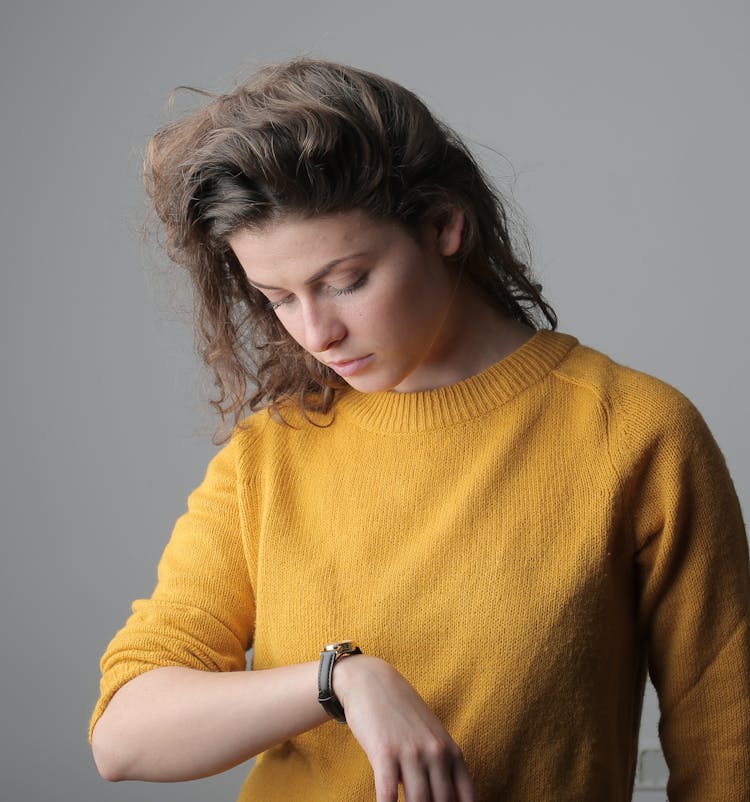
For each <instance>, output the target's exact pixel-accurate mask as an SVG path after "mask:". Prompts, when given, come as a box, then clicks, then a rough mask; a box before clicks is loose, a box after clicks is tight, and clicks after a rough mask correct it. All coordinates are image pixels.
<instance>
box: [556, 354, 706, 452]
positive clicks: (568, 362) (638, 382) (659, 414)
mask: <svg viewBox="0 0 750 802" xmlns="http://www.w3.org/2000/svg"><path fill="white" fill-rule="evenodd" d="M554 373H555V376H556V377H557V378H558V379H559V380H561V381H562V382H564V383H567V384H568V385H570V386H573V387H575V388H577V389H578V390H579V392H580V393H583V394H586V395H587V396H588V397H589V399H590V400H591V401H593V402H594V403H596V404H597V406H598V407H599V408H600V409H602V410H603V411H604V414H605V416H606V418H607V422H608V427H609V429H610V435H611V437H612V438H614V439H617V440H620V441H621V443H622V444H623V445H624V446H626V447H627V446H628V444H629V445H634V444H635V443H637V442H640V443H641V444H644V443H645V442H647V441H648V442H654V441H655V440H659V439H663V438H668V439H671V440H675V441H681V442H682V443H684V444H687V443H690V442H694V441H695V439H696V438H698V439H703V438H710V437H711V435H710V432H709V431H708V427H707V425H706V423H705V421H704V419H703V416H702V415H701V413H700V412H699V411H698V409H697V408H696V406H695V405H694V404H693V402H692V401H691V400H690V399H689V398H688V397H687V396H686V395H685V394H684V393H683V392H682V391H681V390H679V389H678V388H676V387H674V386H673V385H671V384H669V383H668V382H666V381H664V380H663V379H660V378H657V377H656V376H653V375H651V374H649V373H646V372H644V371H641V370H638V369H636V368H633V367H630V366H628V365H624V364H622V363H621V362H618V361H617V360H615V359H613V358H612V357H610V356H607V355H606V354H604V353H602V352H601V351H598V350H596V349H595V348H591V347H589V346H587V345H581V344H578V345H577V346H576V347H575V348H573V349H572V350H571V351H570V353H569V354H568V356H567V358H566V359H564V360H563V361H562V362H561V363H560V364H559V365H558V366H557V368H556V369H555V371H554Z"/></svg>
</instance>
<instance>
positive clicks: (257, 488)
mask: <svg viewBox="0 0 750 802" xmlns="http://www.w3.org/2000/svg"><path fill="white" fill-rule="evenodd" d="M285 418H286V420H287V422H288V423H289V424H291V425H286V426H285V425H280V424H279V423H277V422H276V421H274V420H273V419H272V418H271V416H270V415H269V414H268V413H265V412H262V413H258V414H256V415H253V416H251V418H249V419H248V421H247V422H246V424H245V427H244V428H243V429H240V430H238V431H237V432H236V433H235V435H234V437H233V438H232V440H231V441H230V442H229V444H228V445H226V446H225V447H224V448H223V449H222V450H221V451H220V452H219V453H218V454H217V456H216V457H215V458H214V459H213V460H212V462H211V464H210V466H209V468H208V472H207V475H206V478H205V480H204V481H203V483H202V484H201V486H200V487H199V488H198V489H197V490H196V491H195V492H194V493H193V494H192V495H191V496H190V499H189V503H188V511H187V513H186V514H185V515H183V516H182V517H181V518H180V519H179V520H178V522H177V524H176V526H175V530H174V533H173V535H172V538H171V540H170V542H169V544H168V546H167V548H166V550H165V552H164V555H163V558H162V560H161V563H160V565H159V578H158V584H157V586H156V589H155V590H154V593H153V596H152V597H151V599H148V600H140V601H137V602H135V603H134V605H133V614H132V616H131V617H130V619H129V620H128V622H127V624H126V625H125V627H124V629H122V630H121V631H120V632H119V633H118V634H117V635H116V636H115V638H114V640H113V641H112V643H111V644H110V645H109V648H108V649H107V652H106V654H105V655H104V657H103V658H102V671H103V677H102V682H101V698H100V700H99V703H98V705H97V707H96V710H95V712H94V717H93V720H92V727H93V724H94V723H95V722H96V720H97V718H98V717H99V715H100V714H101V713H102V711H103V710H104V708H105V706H106V705H107V703H108V701H109V699H110V698H111V696H112V695H113V693H114V692H115V691H116V690H117V689H118V688H119V687H120V686H122V685H123V684H124V683H125V682H127V681H128V680H130V679H132V678H133V677H135V676H137V675H138V674H140V673H142V672H145V671H148V670H150V669H153V668H155V667H158V666H167V665H180V666H188V667H192V668H197V669H202V670H206V671H239V670H243V669H244V668H245V653H246V650H247V649H249V648H250V647H251V646H252V647H254V653H253V668H254V669H266V668H271V667H274V666H283V665H287V664H292V663H298V662H303V661H308V660H314V659H316V657H317V655H318V653H319V651H320V649H321V648H322V646H323V644H325V643H330V642H333V641H338V640H343V639H353V640H356V641H357V642H358V643H359V645H360V646H361V647H362V650H363V651H364V652H366V653H368V654H371V655H377V656H379V657H381V658H383V659H385V660H387V661H388V662H389V663H391V664H392V665H393V666H394V667H395V668H396V669H398V671H400V672H401V673H402V674H403V675H404V676H405V677H406V678H407V679H408V680H409V681H410V682H411V683H412V685H413V686H414V687H415V688H416V689H417V691H418V692H419V693H420V694H421V696H422V697H423V698H424V700H425V701H426V703H427V704H428V705H429V707H430V708H431V709H432V710H433V711H434V712H435V714H436V715H437V716H438V717H439V718H440V719H441V721H442V722H443V723H444V725H445V727H446V729H447V730H448V731H449V732H450V733H451V735H452V737H453V738H454V739H455V740H456V742H457V743H458V744H459V746H460V747H461V749H462V750H463V753H464V755H465V757H466V760H467V763H468V766H469V770H470V772H471V774H472V777H473V778H474V782H475V785H476V788H477V792H478V798H479V799H480V800H482V802H494V800H518V801H519V802H520V801H523V802H526V801H528V802H540V800H555V802H562V801H563V800H576V801H577V802H580V800H591V801H592V802H594V801H595V802H601V801H603V800H607V801H610V800H611V801H612V802H619V801H620V800H622V801H623V802H624V801H625V800H630V798H631V795H632V788H633V779H634V772H635V765H636V756H637V741H638V729H639V717H640V710H641V705H642V696H643V687H644V682H645V675H646V670H647V668H648V670H649V671H650V675H651V677H652V680H653V683H654V685H655V687H656V689H657V692H658V694H659V704H660V710H661V721H660V735H661V740H662V745H663V749H664V754H665V756H666V760H667V763H668V765H669V770H670V779H669V798H670V799H671V800H679V801H680V802H688V801H690V802H711V800H717V802H718V800H721V802H747V800H749V799H750V629H749V624H750V571H749V570H748V549H747V540H746V536H745V530H744V525H743V521H742V516H741V512H740V508H739V504H738V501H737V497H736V495H735V491H734V489H733V486H732V482H731V479H730V477H729V475H728V473H727V469H726V465H725V462H724V459H723V457H722V455H721V453H720V451H719V449H718V447H717V445H716V444H715V442H714V440H713V438H712V436H711V434H710V433H709V431H708V429H707V427H706V425H705V423H704V422H703V420H702V419H701V417H700V415H699V414H698V413H697V412H696V410H695V408H694V407H693V406H692V405H691V404H690V403H689V402H688V401H687V400H686V399H685V398H684V397H683V396H682V395H680V394H679V393H678V392H677V391H676V390H674V389H672V388H671V387H669V386H667V385H665V384H663V383H661V382H659V381H657V380H656V379H653V378H650V377H648V376H645V375H643V374H641V373H637V372H635V371H633V370H630V369H627V368H623V367H621V366H619V365H617V364H615V363H613V362H612V361H611V360H610V359H608V358H607V357H605V356H603V355H602V354H600V353H598V352H596V351H593V350H591V349H589V348H586V347H584V346H582V345H580V344H579V343H578V342H577V341H576V340H575V339H574V338H573V337H570V336H568V335H564V334H557V333H552V332H547V331H542V332H537V333H536V334H535V335H534V336H533V337H532V338H531V339H530V340H529V341H528V342H527V343H526V344H525V345H523V346H522V347H521V348H520V349H518V350H517V351H516V352H514V353H513V354H511V355H510V356H509V357H507V358H506V359H504V360H502V361H501V362H499V363H497V364H495V365H493V366H491V367H490V368H488V369H487V370H485V371H483V372H482V373H480V374H479V375H477V376H474V377H472V378H470V379H467V380H465V381H463V382H460V383H458V384H455V385H453V386H449V387H444V388H440V389H437V390H431V391H426V392H419V393H404V394H402V393H396V392H376V393H371V394H364V393H359V392H356V391H353V390H351V391H346V392H345V393H344V394H343V395H342V396H341V398H340V399H339V400H338V401H337V404H336V406H335V415H334V417H333V422H332V423H331V425H328V426H320V425H317V426H316V425H313V424H312V423H310V422H307V421H306V420H305V419H304V418H303V417H301V416H300V415H298V414H297V413H295V412H294V410H292V409H288V410H286V412H285ZM329 422H330V421H329ZM374 799H375V794H374V784H373V779H372V770H371V768H370V766H369V764H368V761H367V758H366V756H365V753H364V752H363V750H362V749H361V747H360V746H359V745H358V743H357V742H356V741H355V739H354V738H353V736H352V734H351V733H350V731H349V730H348V728H347V727H345V726H342V725H340V724H337V723H335V722H329V723H327V724H323V725H322V726H320V727H317V728H316V729H314V730H311V731H310V732H307V733H304V734H302V735H300V736H298V737H295V738H292V739H291V740H289V741H288V742H285V743H282V744H280V745H278V746H276V747H274V748H272V749H270V750H268V751H267V752H265V753H264V754H263V755H261V756H260V757H259V759H258V760H257V762H256V764H255V766H254V767H253V769H252V770H251V772H250V774H249V776H248V779H247V781H246V782H245V785H244V787H243V789H242V792H241V795H240V800H242V801H243V802H250V800H254V801H257V800H263V801H265V800H274V801H275V802H286V801H287V800H288V802H300V801H301V800H304V801H305V802H324V801H325V802H339V801H341V802H344V801H347V802H348V801H351V802H355V801H356V802H363V801H366V800H374Z"/></svg>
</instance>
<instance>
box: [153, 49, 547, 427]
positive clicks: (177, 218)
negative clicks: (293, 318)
mask: <svg viewBox="0 0 750 802" xmlns="http://www.w3.org/2000/svg"><path fill="white" fill-rule="evenodd" d="M205 94H208V93H205ZM210 97H211V100H210V102H209V103H208V104H206V105H205V106H203V107H202V108H200V109H199V110H198V111H196V112H193V113H192V114H190V115H188V116H185V117H183V118H182V119H180V120H178V121H176V122H173V123H170V124H168V125H166V126H165V127H163V128H162V129H160V130H159V131H158V132H157V133H156V134H155V135H154V136H153V137H152V139H151V140H150V142H149V145H148V150H147V155H146V160H145V165H144V176H145V184H146V190H147V193H148V195H149V197H150V199H151V201H152V204H153V208H154V211H155V212H156V214H157V216H158V218H159V219H160V220H161V222H162V223H163V224H164V227H165V231H166V248H167V252H168V254H169V256H170V258H171V259H172V260H173V261H174V262H176V263H177V264H180V265H182V266H184V267H185V268H187V270H188V272H189V274H190V276H191V279H192V282H193V287H194V301H195V324H196V336H197V338H198V343H199V348H200V351H201V354H202V356H203V359H204V361H205V363H206V365H207V366H208V367H209V368H210V369H211V371H212V372H213V375H214V379H215V383H216V386H217V387H218V390H219V395H218V398H216V399H215V400H213V401H211V404H212V405H213V406H214V407H215V408H216V410H217V411H218V412H219V414H220V416H221V420H222V422H223V423H227V416H230V417H231V419H232V422H233V423H234V424H235V425H236V424H238V423H239V421H240V418H242V417H243V416H244V415H246V414H247V413H248V412H250V411H254V410H257V409H260V408H263V407H269V406H270V407H271V408H272V409H273V410H275V411H277V412H278V410H279V407H280V405H282V404H283V403H286V402H289V401H293V402H296V403H297V404H298V405H299V406H300V407H301V408H302V410H303V412H304V413H305V414H307V413H309V412H313V411H322V412H327V411H329V410H330V409H331V408H332V406H333V403H334V400H335V396H336V393H337V391H338V390H340V389H341V388H342V387H345V386H346V385H345V384H344V383H343V382H342V380H341V379H340V378H339V377H337V376H336V374H335V373H333V371H331V370H330V368H327V367H326V366H324V365H321V364H320V363H319V362H318V361H317V360H315V359H314V358H313V357H311V356H310V355H309V354H307V353H306V352H305V351H304V350H303V349H302V348H301V347H300V346H299V345H298V344H297V343H296V342H295V341H294V340H292V338H291V337H290V336H289V335H288V334H287V332H286V331H285V329H284V328H283V327H282V326H281V324H280V323H279V321H278V319H277V318H276V315H275V313H274V312H273V311H272V310H271V309H270V308H269V305H268V302H267V300H266V299H265V297H264V296H263V295H262V294H261V293H260V292H259V291H258V290H256V289H255V288H253V287H252V286H251V285H250V284H249V282H248V281H247V279H246V277H245V274H244V271H243V270H242V268H241V266H240V265H239V262H238V261H237V259H236V257H235V256H234V253H233V252H232V250H231V248H230V247H229V245H228V238H229V237H230V236H231V235H232V234H233V233H235V232H237V231H239V230H242V229H251V230H253V229H255V230H257V229H259V228H262V227H263V226H266V225H268V224H270V223H272V222H274V221H277V220H280V219H283V218H284V217H285V216H290V215H293V216H296V217H304V218H309V217H313V216H316V215H325V214H332V213H336V212H346V211H352V210H361V211H364V212H365V213H367V214H369V215H371V216H372V217H374V218H376V219H388V220H395V221H398V222H400V223H401V224H402V225H404V226H405V227H406V229H407V230H408V231H410V232H412V233H414V234H415V235H416V233H417V230H418V228H419V226H420V224H421V223H424V221H425V220H426V219H440V218H441V217H442V216H444V215H446V214H447V213H448V212H449V211H450V210H451V209H452V208H460V209H461V210H462V211H463V213H464V215H465V224H464V230H463V238H462V244H461V248H460V250H459V251H458V253H457V254H456V255H455V256H454V257H452V259H451V261H452V262H455V263H457V264H458V265H460V267H461V269H462V270H463V271H464V273H465V274H466V275H468V276H469V277H470V278H471V279H472V280H473V281H474V282H475V284H476V285H477V286H478V287H479V288H480V289H481V290H482V292H483V293H484V294H485V296H486V297H487V298H488V299H489V300H490V301H491V302H492V303H493V304H494V305H495V306H496V307H497V308H498V309H500V310H502V311H503V312H504V313H505V314H507V315H508V316H510V317H512V318H514V319H516V320H518V321H522V322H523V323H526V324H527V325H530V326H532V327H533V328H539V327H540V326H541V325H546V326H547V327H549V328H552V329H554V328H555V327H556V325H557V318H556V316H555V313H554V311H553V309H552V308H551V307H550V306H549V304H548V303H547V302H546V301H545V300H544V298H543V297H542V294H541V286H540V285H539V284H537V283H536V282H535V281H534V279H533V277H532V276H531V273H530V270H529V266H528V264H527V262H525V261H524V260H523V259H521V258H520V257H519V255H518V254H517V253H516V248H515V247H514V245H513V244H512V242H511V236H510V233H509V225H508V215H507V212H506V204H505V203H504V202H503V201H502V199H501V198H500V196H499V194H498V193H497V191H496V190H495V189H494V188H493V187H492V186H491V184H490V181H489V180H488V179H487V178H486V176H485V175H484V173H483V171H482V170H481V168H480V167H479V165H478V164H477V162H476V161H475V159H474V157H473V156H472V155H471V153H470V152H469V150H468V148H467V147H466V145H465V144H464V143H463V142H462V141H461V139H460V138H459V136H458V135H457V134H456V133H455V132H454V131H453V130H452V129H450V128H449V127H448V126H447V125H445V124H444V123H442V122H441V121H439V120H437V119H436V118H435V117H434V116H433V115H432V114H431V113H430V111H429V110H428V108H427V107H426V106H425V104H424V103H423V102H422V101H421V100H420V99H419V98H418V97H417V96H416V95H415V94H413V93H412V92H410V91H408V90H407V89H405V88H404V87H402V86H400V85H398V84H396V83H394V82H393V81H390V80H388V79H386V78H383V77H380V76H378V75H374V74H372V73H369V72H365V71H362V70H359V69H355V68H353V67H349V66H346V65H342V64H335V63H331V62H326V61H319V60H311V59H301V60H295V61H291V62H287V63H284V64H278V65H272V66H268V67H265V68H263V69H261V70H260V71H258V72H257V73H255V74H254V75H253V76H252V77H251V78H250V79H249V80H247V81H246V82H244V83H242V84H241V85H240V86H238V87H237V88H236V89H235V90H234V91H232V92H230V93H228V94H223V95H210Z"/></svg>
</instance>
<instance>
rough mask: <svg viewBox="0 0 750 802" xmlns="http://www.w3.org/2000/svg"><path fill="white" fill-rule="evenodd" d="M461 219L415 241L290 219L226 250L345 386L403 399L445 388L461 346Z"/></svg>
mask: <svg viewBox="0 0 750 802" xmlns="http://www.w3.org/2000/svg"><path fill="white" fill-rule="evenodd" d="M462 228H463V215H462V213H461V212H458V211H454V212H453V213H452V215H451V217H450V219H449V220H448V221H447V222H446V223H445V225H444V226H443V227H442V228H440V229H438V228H437V227H436V226H434V225H429V226H428V225H425V227H424V230H423V231H422V232H421V237H420V241H417V239H416V238H415V237H414V236H412V235H411V234H410V233H409V232H407V231H406V230H405V228H404V227H402V226H401V225H399V224H398V223H395V222H391V221H384V220H373V219H372V218H370V217H369V216H367V215H366V214H364V213H363V212H360V211H352V212H344V213H340V214H334V215H327V216H324V217H316V218H308V219H300V218H290V219H286V220H283V221H281V222H279V223H274V224H272V225H271V226H269V227H268V228H265V229H262V230H260V231H247V230H246V231H240V232H238V233H236V234H234V235H233V236H232V237H231V238H230V239H229V244H230V246H231V248H232V250H233V251H234V253H235V255H236V256H237V259H238V260H239V262H240V264H241V265H242V267H243V269H244V270H245V273H246V274H247V277H248V280H249V281H250V283H251V284H252V285H253V286H254V287H256V288H257V289H258V290H260V291H261V292H262V293H263V294H264V295H265V296H266V297H267V298H268V302H269V306H271V307H272V308H273V310H274V312H275V314H276V315H277V316H278V318H279V321H280V322H281V324H282V325H283V326H284V328H285V329H286V330H287V331H288V332H289V334H290V335H291V336H292V337H293V338H294V339H295V340H296V341H297V342H298V343H299V344H300V345H301V346H302V348H304V349H305V350H306V351H308V352H309V353H310V354H312V356H313V357H315V359H317V360H318V361H319V362H322V363H323V364H325V365H328V366H329V367H330V368H332V369H333V370H334V371H335V372H336V373H338V374H339V376H341V377H342V378H343V379H344V380H345V381H346V382H347V383H348V384H349V385H351V386H352V387H354V388H356V389H358V390H361V391H364V392H373V391H376V390H391V389H392V390H399V391H404V392H412V391H417V390H425V389H432V388H434V387H440V386H444V385H445V384H449V383H452V382H453V381H455V378H456V370H457V369H459V371H460V366H457V365H455V364H454V363H455V360H456V359H458V358H459V356H458V353H457V351H456V349H455V345H456V341H457V338H460V337H461V331H460V326H459V316H458V315H457V314H456V311H457V310H456V307H457V299H456V297H455V296H456V287H457V279H458V277H457V274H456V271H455V270H454V269H450V268H449V267H448V266H446V264H445V257H448V256H451V255H452V254H454V253H455V252H456V251H457V250H458V247H459V245H460V244H461V233H462Z"/></svg>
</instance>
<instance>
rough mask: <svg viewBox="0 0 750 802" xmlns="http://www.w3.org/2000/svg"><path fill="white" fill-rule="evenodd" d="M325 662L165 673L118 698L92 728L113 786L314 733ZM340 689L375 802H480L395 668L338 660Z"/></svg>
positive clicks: (151, 675) (238, 757)
mask: <svg viewBox="0 0 750 802" xmlns="http://www.w3.org/2000/svg"><path fill="white" fill-rule="evenodd" d="M317 672H318V663H317V662H310V663H301V664H299V665H294V666H284V667H282V668H273V669H267V670H263V671H232V672H205V671H199V670H196V669H190V668H181V667H165V668H158V669H155V670H153V671H149V672H147V673H145V674H141V675H140V676H138V677H136V678H135V679H133V680H131V681H130V682H128V683H127V684H126V685H124V686H123V687H122V688H120V690H119V691H118V692H117V693H116V694H115V695H114V697H113V698H112V700H111V701H110V703H109V705H108V707H107V709H106V710H105V711H104V713H103V714H102V716H101V717H100V719H99V720H98V722H97V723H96V726H95V728H94V731H93V737H92V748H93V752H94V759H95V761H96V765H97V768H98V769H99V772H100V774H101V775H102V776H103V777H104V778H105V779H108V780H129V779H137V780H152V781H161V782H165V781H177V780H190V779H196V778H198V777H206V776H209V775H211V774H216V773H218V772H220V771H224V770H225V769H228V768H231V767H232V766H235V765H237V764H238V763H241V762H243V761H245V760H247V759H248V758H250V757H252V756H253V755H256V754H258V753H259V752H262V751H263V750H264V749H267V748H269V747H270V746H273V745H274V744H277V743H281V742H282V741H285V740H287V739H288V738H291V737H293V736H295V735H298V734H299V733H301V732H305V731H307V730H309V729H312V728H313V727H317V726H318V725H320V724H322V723H323V722H325V721H328V716H327V714H326V713H325V711H324V710H323V708H322V707H321V706H320V704H319V703H318V700H317ZM334 690H335V692H336V693H337V695H338V696H339V698H340V699H341V701H342V703H343V705H344V708H345V709H346V711H347V720H348V723H349V726H350V728H351V731H352V734H353V735H354V737H355V738H357V740H358V741H359V743H360V745H361V746H362V748H363V749H364V751H365V753H366V754H367V757H368V759H369V761H370V764H371V765H372V768H373V772H374V777H375V787H376V793H377V800H378V802H396V799H397V795H398V786H399V784H403V786H404V792H405V798H406V799H407V800H411V799H433V800H435V801H436V802H441V801H442V800H444V801H445V802H454V801H455V802H473V800H474V798H475V797H474V791H473V786H472V782H471V779H470V776H469V772H468V769H467V768H466V764H465V762H464V759H463V756H462V754H461V751H460V749H459V748H458V746H457V745H456V743H455V742H454V741H453V739H452V738H451V737H450V735H449V734H448V732H447V731H446V730H445V728H444V727H443V725H442V724H441V722H440V721H439V720H438V719H437V717H436V716H435V715H434V714H433V713H432V712H431V711H430V710H429V708H428V707H427V705H426V704H425V703H424V701H423V700H422V698H421V697H420V696H419V694H418V693H417V692H416V691H415V690H414V689H413V688H412V686H411V685H410V684H409V683H408V682H407V681H406V680H405V679H404V677H402V676H401V674H399V673H398V672H397V671H396V670H395V669H394V668H392V667H391V666H390V665H388V663H386V662H384V661H383V660H380V659H378V658H374V657H370V656H368V655H357V656H355V657H348V658H346V659H344V660H341V661H339V662H338V663H337V665H336V669H335V671H334Z"/></svg>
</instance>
